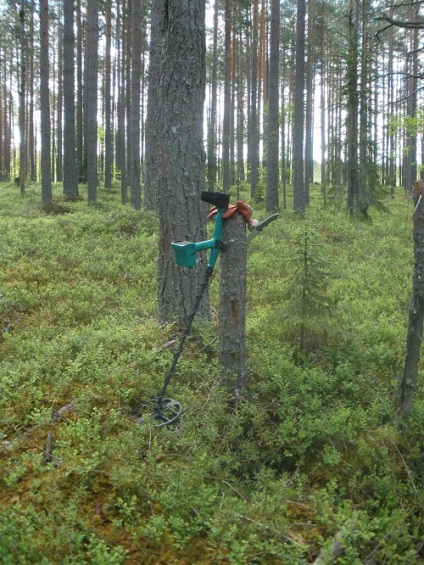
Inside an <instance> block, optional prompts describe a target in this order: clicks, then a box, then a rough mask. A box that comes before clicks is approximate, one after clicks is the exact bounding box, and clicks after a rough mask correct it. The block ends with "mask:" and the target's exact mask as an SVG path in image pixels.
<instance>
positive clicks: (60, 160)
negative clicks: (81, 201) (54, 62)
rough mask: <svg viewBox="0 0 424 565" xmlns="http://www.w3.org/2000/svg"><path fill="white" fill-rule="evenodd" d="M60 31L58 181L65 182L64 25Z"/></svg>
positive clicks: (57, 125)
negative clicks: (63, 120) (63, 117)
mask: <svg viewBox="0 0 424 565" xmlns="http://www.w3.org/2000/svg"><path fill="white" fill-rule="evenodd" d="M57 31H58V34H57V35H58V57H57V58H58V73H57V83H58V86H57V120H56V131H57V153H56V181H57V182H62V181H63V123H62V114H63V31H62V25H61V24H59V25H58V27H57Z"/></svg>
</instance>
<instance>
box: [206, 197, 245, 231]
mask: <svg viewBox="0 0 424 565" xmlns="http://www.w3.org/2000/svg"><path fill="white" fill-rule="evenodd" d="M236 212H239V213H240V214H241V215H242V216H243V217H244V219H245V221H246V224H247V225H248V226H251V225H252V218H251V213H252V208H251V207H250V206H248V205H247V204H246V203H245V202H243V201H242V200H237V202H236V203H235V204H230V206H228V208H227V210H226V211H225V212H224V213H223V214H222V217H223V218H224V219H227V218H231V216H233V215H234V214H235V213H236ZM216 213H217V209H216V206H214V207H213V208H211V209H210V212H209V214H208V220H211V219H212V218H213V217H214V216H215V215H216Z"/></svg>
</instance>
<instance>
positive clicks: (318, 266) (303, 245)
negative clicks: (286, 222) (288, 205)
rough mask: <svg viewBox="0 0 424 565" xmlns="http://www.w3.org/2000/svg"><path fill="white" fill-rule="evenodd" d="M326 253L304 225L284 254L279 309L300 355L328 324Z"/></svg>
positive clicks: (312, 229)
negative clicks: (283, 275) (281, 304)
mask: <svg viewBox="0 0 424 565" xmlns="http://www.w3.org/2000/svg"><path fill="white" fill-rule="evenodd" d="M326 253H327V250H326V247H325V243H324V241H323V239H322V237H321V235H320V234H319V233H318V231H317V230H315V229H314V228H311V227H309V226H307V225H303V226H302V227H301V228H299V229H298V230H296V232H295V233H294V236H293V240H292V247H291V250H290V251H289V254H288V256H287V262H286V267H287V269H288V272H289V274H288V276H287V279H286V288H285V292H284V294H283V298H284V299H285V300H286V304H285V306H284V308H283V312H282V313H283V315H284V316H285V318H286V320H287V326H288V327H289V328H290V329H289V334H290V336H291V337H292V338H294V339H295V340H296V341H298V344H299V350H298V351H299V358H300V359H302V357H303V356H304V354H306V353H308V352H309V351H311V350H312V349H314V348H315V346H316V344H317V342H318V343H319V342H321V341H322V339H323V336H325V334H326V332H327V328H328V321H327V320H328V315H329V311H330V300H329V296H328V292H327V285H328V281H329V278H330V263H329V261H328V260H327V259H326Z"/></svg>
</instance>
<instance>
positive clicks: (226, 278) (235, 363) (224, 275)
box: [218, 213, 247, 397]
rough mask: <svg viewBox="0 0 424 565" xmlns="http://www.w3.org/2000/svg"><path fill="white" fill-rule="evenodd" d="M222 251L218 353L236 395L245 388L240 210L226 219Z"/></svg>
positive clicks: (243, 258) (243, 244) (244, 252)
mask: <svg viewBox="0 0 424 565" xmlns="http://www.w3.org/2000/svg"><path fill="white" fill-rule="evenodd" d="M222 239H223V241H224V243H227V244H229V245H228V249H227V250H226V251H225V252H224V253H221V275H220V303H219V352H218V363H219V368H220V373H221V377H222V380H223V383H224V385H225V386H227V387H228V388H229V389H230V390H231V392H232V393H233V394H234V395H235V397H237V396H239V394H240V392H241V391H242V390H243V389H245V388H246V387H247V348H246V261H247V244H246V224H245V221H244V218H243V216H241V215H240V214H239V213H236V214H234V216H232V217H231V218H229V219H227V220H225V222H224V230H223V237H222Z"/></svg>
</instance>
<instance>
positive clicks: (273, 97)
mask: <svg viewBox="0 0 424 565" xmlns="http://www.w3.org/2000/svg"><path fill="white" fill-rule="evenodd" d="M270 42H271V48H270V69H269V76H270V80H269V105H268V150H267V187H266V209H267V211H268V212H272V211H274V210H276V209H277V208H278V205H279V198H278V197H279V194H278V169H279V167H278V161H279V160H278V142H279V139H278V138H279V119H278V110H279V108H278V106H279V104H278V102H279V84H278V76H279V66H280V58H279V50H280V1H279V0H272V2H271V38H270Z"/></svg>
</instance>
